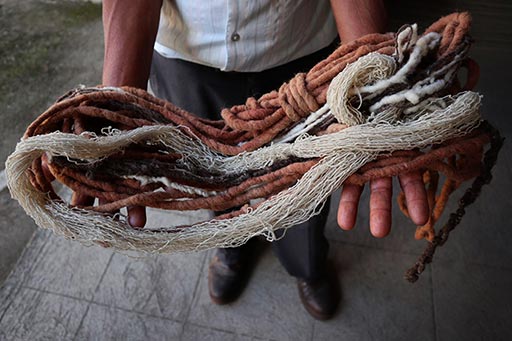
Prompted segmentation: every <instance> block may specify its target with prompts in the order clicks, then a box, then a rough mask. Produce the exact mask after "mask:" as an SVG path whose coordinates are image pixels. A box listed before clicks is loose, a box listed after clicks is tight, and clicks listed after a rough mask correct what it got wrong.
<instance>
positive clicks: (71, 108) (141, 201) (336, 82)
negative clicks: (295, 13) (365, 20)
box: [6, 13, 491, 272]
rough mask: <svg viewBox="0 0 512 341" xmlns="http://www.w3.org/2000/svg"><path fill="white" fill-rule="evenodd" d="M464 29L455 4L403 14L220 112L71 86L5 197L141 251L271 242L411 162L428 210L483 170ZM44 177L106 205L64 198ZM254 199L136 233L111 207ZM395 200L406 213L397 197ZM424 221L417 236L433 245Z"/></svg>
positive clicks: (63, 227)
mask: <svg viewBox="0 0 512 341" xmlns="http://www.w3.org/2000/svg"><path fill="white" fill-rule="evenodd" d="M468 29H469V16H468V14H466V13H456V14H452V15H450V16H447V17H444V18H442V19H441V20H439V21H438V22H437V23H435V24H433V25H432V26H431V27H430V28H429V29H427V31H426V32H425V34H423V35H422V36H418V34H417V28H416V26H415V25H413V26H408V27H406V28H405V29H404V30H402V31H401V32H399V34H398V35H393V34H386V35H369V36H365V37H363V38H361V39H359V40H357V41H356V42H354V43H351V44H347V45H341V46H340V47H339V48H338V49H337V50H336V51H335V52H334V53H333V54H332V55H331V56H329V57H328V58H327V59H326V60H324V61H322V62H320V63H319V64H318V65H317V66H315V67H314V68H313V69H312V70H311V71H310V72H308V73H307V74H299V75H297V76H296V77H294V78H293V79H292V80H291V81H290V82H288V83H285V84H283V86H282V87H281V88H280V89H279V91H274V92H271V93H269V94H266V95H263V96H262V97H261V98H259V99H254V98H250V99H248V100H247V102H246V103H245V104H244V105H239V106H234V107H232V108H229V109H225V110H224V111H223V112H222V116H223V118H224V120H223V121H209V120H204V119H197V118H195V117H194V116H193V115H192V114H190V113H187V112H186V111H184V110H182V109H180V108H177V107H176V106H174V105H172V104H171V103H168V102H164V101H162V100H159V99H156V98H154V97H152V96H150V95H149V94H147V93H145V92H144V91H142V90H138V89H132V88H110V87H99V88H83V89H77V90H75V91H72V92H70V93H69V94H67V95H66V96H63V97H62V98H61V99H59V101H58V102H57V103H56V104H55V105H53V106H52V107H51V108H50V109H48V110H47V111H46V112H45V113H43V114H42V115H41V116H40V117H39V118H38V119H36V120H35V121H34V122H33V123H32V124H31V126H30V127H29V128H28V129H27V132H26V134H25V137H24V138H23V139H22V140H21V141H20V143H19V144H18V146H17V148H16V151H15V152H14V153H13V154H12V155H11V156H10V157H9V159H8V161H7V164H6V165H7V167H6V172H7V176H8V186H9V189H10V191H11V195H12V196H13V197H14V198H16V199H17V200H18V201H19V202H20V204H21V205H22V206H23V208H24V209H25V210H26V212H27V213H28V214H29V215H30V216H31V217H32V218H33V219H34V220H35V221H36V223H37V224H38V225H39V226H40V227H43V228H51V229H53V230H54V231H55V232H56V233H58V234H61V235H64V236H65V237H67V238H71V239H75V240H78V241H80V242H82V243H84V244H93V243H97V244H100V245H103V246H106V247H112V248H115V249H117V250H135V251H144V252H176V251H192V250H201V249H206V248H213V247H229V246H237V245H241V244H243V243H245V242H246V241H247V240H248V239H250V238H252V237H253V236H257V235H262V234H263V235H265V236H266V237H267V239H268V240H271V241H272V240H275V239H276V236H275V234H274V231H275V230H277V229H280V228H284V229H286V228H289V227H292V226H294V225H296V224H298V223H301V222H304V221H306V220H307V219H309V218H310V217H311V216H313V215H315V214H317V213H318V212H319V210H320V209H321V207H322V205H323V203H324V202H325V200H326V199H327V198H328V197H329V196H330V195H331V194H332V193H333V192H334V191H335V190H336V189H338V188H340V187H341V186H342V184H344V183H357V184H364V183H365V182H367V181H369V180H371V179H374V178H378V177H382V176H394V175H398V174H402V173H404V172H410V171H413V170H420V171H423V172H425V174H430V175H431V176H430V177H429V178H425V181H427V182H428V181H430V182H429V183H430V187H429V189H430V192H435V191H436V190H437V182H436V183H435V186H434V181H433V180H432V179H434V178H435V174H438V173H439V172H440V173H442V174H444V175H446V176H447V177H448V178H449V179H448V180H449V181H450V182H448V180H447V182H446V183H448V185H446V183H445V185H444V187H443V189H442V192H443V193H445V195H444V196H442V200H441V201H439V202H437V201H436V198H435V195H434V199H432V204H434V203H439V205H438V206H437V207H436V208H435V210H436V215H435V218H436V219H437V218H438V213H439V212H442V210H443V208H444V204H445V202H446V200H447V196H448V195H449V194H450V193H451V191H452V190H453V189H454V188H456V187H458V186H459V185H460V184H461V183H462V182H464V181H466V180H468V179H471V178H474V177H475V176H477V175H478V174H479V173H480V169H481V162H482V155H483V150H484V146H485V145H486V144H488V142H489V141H490V139H491V136H490V134H489V133H488V132H487V131H485V130H481V129H477V127H478V126H479V125H480V114H479V106H480V96H479V95H478V94H477V93H474V92H471V91H461V92H458V89H460V87H458V86H457V82H456V80H455V76H456V72H457V70H458V68H459V67H460V66H461V65H462V64H463V63H464V61H465V59H466V53H467V51H468V49H469V41H470V39H469V37H468V35H467V32H468ZM470 78H471V77H470ZM457 92H458V93H457ZM43 157H45V158H46V159H47V160H48V167H49V170H50V172H51V175H49V174H48V173H47V172H46V171H44V169H43V167H42V158H43ZM455 159H457V160H463V161H453V160H455ZM462 170H464V171H462ZM53 177H55V178H56V179H57V180H58V181H60V182H62V183H63V184H65V185H67V186H68V187H70V188H71V189H73V190H74V191H76V192H79V193H81V194H84V195H90V196H93V197H97V198H100V199H103V201H105V202H106V203H103V204H100V205H96V206H90V207H71V206H70V205H69V204H68V203H66V202H64V201H62V200H61V199H60V198H59V197H58V196H57V195H56V194H55V191H54V190H53V187H52V185H51V181H52V178H53ZM252 199H264V200H263V201H261V202H259V203H258V204H255V205H253V206H248V205H245V206H244V207H243V208H242V209H241V210H239V211H236V212H231V213H228V214H225V215H223V216H220V217H217V218H216V219H213V220H210V221H206V222H202V223H197V224H194V225H192V226H177V227H176V226H175V227H160V228H158V229H135V228H132V227H130V226H129V225H128V223H127V221H126V217H124V216H121V215H120V214H119V213H117V214H112V213H110V212H115V211H116V210H118V209H120V208H122V207H125V206H131V205H142V206H150V207H156V208H163V209H173V210H195V209H199V208H209V209H212V210H217V211H220V210H226V209H228V208H232V207H236V206H240V205H243V204H246V203H247V202H249V201H250V200H252ZM401 208H402V209H403V211H404V212H405V213H406V214H407V207H406V206H405V205H404V203H403V200H402V204H401ZM433 210H434V205H432V206H431V211H433ZM433 216H434V215H433ZM433 222H434V219H431V221H430V222H429V224H428V226H426V227H420V228H419V230H421V231H422V232H417V234H416V237H418V238H427V239H428V240H429V241H430V242H431V243H433V242H435V238H436V237H435V233H434V232H435V231H434V230H433ZM428 261H429V259H425V260H424V262H428ZM420 268H421V267H418V268H417V269H416V270H415V271H416V272H420V271H422V269H420Z"/></svg>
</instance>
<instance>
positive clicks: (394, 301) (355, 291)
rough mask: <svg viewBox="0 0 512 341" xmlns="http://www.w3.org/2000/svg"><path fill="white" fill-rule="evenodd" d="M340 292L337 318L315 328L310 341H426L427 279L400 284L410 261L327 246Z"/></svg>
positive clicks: (430, 326)
mask: <svg viewBox="0 0 512 341" xmlns="http://www.w3.org/2000/svg"><path fill="white" fill-rule="evenodd" d="M331 247H332V252H331V254H332V259H333V261H334V264H335V265H336V269H337V271H338V277H339V279H340V283H341V286H342V296H343V297H342V301H341V307H340V309H339V311H338V314H337V315H336V316H335V317H334V319H332V320H330V321H327V322H315V329H314V335H313V340H432V339H434V335H435V334H434V319H433V307H432V294H431V283H430V278H429V275H430V274H429V273H428V272H427V273H424V274H423V276H422V277H421V278H420V280H419V281H418V282H416V283H415V284H410V283H408V282H406V281H405V280H404V279H403V278H402V273H403V269H405V268H407V267H408V266H409V265H410V263H411V261H413V259H412V257H411V256H410V255H403V254H400V253H395V252H389V251H384V250H376V249H372V248H363V247H354V246H350V245H346V244H341V243H333V245H331Z"/></svg>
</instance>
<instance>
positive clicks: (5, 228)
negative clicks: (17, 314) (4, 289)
mask: <svg viewBox="0 0 512 341" xmlns="http://www.w3.org/2000/svg"><path fill="white" fill-rule="evenodd" d="M1 169H2V166H1V165H0V170H1ZM0 217H2V219H0V236H2V237H1V238H0V284H1V283H2V282H3V281H4V280H5V279H6V278H7V277H8V276H9V273H10V272H11V271H12V270H13V268H14V266H15V265H16V262H17V260H18V259H19V258H20V256H21V254H22V253H23V249H24V248H25V246H26V245H27V243H28V242H29V241H30V239H31V237H32V235H33V234H34V231H35V229H36V225H35V223H34V221H33V220H32V219H31V218H30V217H29V216H28V215H26V214H25V211H23V209H22V208H21V207H20V206H19V204H18V202H17V201H16V200H13V199H11V196H10V194H9V191H8V190H7V189H5V190H3V191H2V190H1V188H0Z"/></svg>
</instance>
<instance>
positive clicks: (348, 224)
mask: <svg viewBox="0 0 512 341" xmlns="http://www.w3.org/2000/svg"><path fill="white" fill-rule="evenodd" d="M362 192H363V186H358V185H350V184H347V185H344V186H343V190H342V192H341V198H340V203H339V206H338V225H339V226H340V227H341V228H342V229H344V230H351V229H353V228H354V226H355V225H356V218H357V208H358V206H359V199H360V198H361V193H362Z"/></svg>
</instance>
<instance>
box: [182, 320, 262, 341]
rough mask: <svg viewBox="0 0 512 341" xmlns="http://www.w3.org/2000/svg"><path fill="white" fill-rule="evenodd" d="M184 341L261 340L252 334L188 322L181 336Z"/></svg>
mask: <svg viewBox="0 0 512 341" xmlns="http://www.w3.org/2000/svg"><path fill="white" fill-rule="evenodd" d="M181 340H182V341H197V340H201V341H252V340H260V339H257V338H253V337H250V336H244V335H239V334H235V333H230V332H225V331H221V330H216V329H211V328H206V327H201V326H197V325H193V324H190V323H189V324H186V325H185V329H184V331H183V335H182V336H181Z"/></svg>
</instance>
